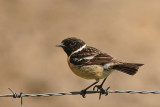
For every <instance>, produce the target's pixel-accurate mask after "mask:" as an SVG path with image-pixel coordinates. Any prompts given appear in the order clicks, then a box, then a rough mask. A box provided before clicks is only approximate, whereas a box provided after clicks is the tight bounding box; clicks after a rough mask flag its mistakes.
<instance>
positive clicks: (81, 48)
mask: <svg viewBox="0 0 160 107" xmlns="http://www.w3.org/2000/svg"><path fill="white" fill-rule="evenodd" d="M85 47H86V44H85V45H83V46H82V47H80V48H79V49H77V50H76V51H74V52H72V54H74V53H77V52H79V51H81V50H83V49H84V48H85Z"/></svg>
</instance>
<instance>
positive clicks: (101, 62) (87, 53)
mask: <svg viewBox="0 0 160 107" xmlns="http://www.w3.org/2000/svg"><path fill="white" fill-rule="evenodd" d="M56 46H57V47H62V48H63V50H64V51H65V52H66V54H67V56H68V59H67V61H68V65H69V67H70V69H71V70H72V71H73V73H74V74H76V75H77V76H79V77H82V78H85V79H95V80H96V82H94V83H93V84H91V85H90V86H88V87H87V88H85V89H83V90H82V91H81V93H82V94H81V95H82V96H83V97H85V94H86V91H87V90H88V89H89V88H90V87H92V86H94V85H95V84H97V83H98V82H99V80H100V79H104V80H103V82H102V83H101V84H100V85H95V86H94V88H93V89H95V88H97V91H99V92H100V95H99V99H100V98H101V94H104V93H106V91H107V90H104V89H103V87H102V86H103V84H104V82H105V80H106V79H107V77H108V76H109V75H110V74H111V73H112V72H113V71H120V72H124V73H126V74H129V75H134V74H136V72H137V71H138V69H139V67H140V66H142V65H143V64H139V63H127V62H121V61H118V60H116V59H114V58H113V57H112V56H110V55H108V54H106V53H103V52H102V51H100V50H98V49H96V48H94V47H91V46H87V45H86V43H85V42H84V41H82V40H80V39H78V38H75V37H71V38H66V39H64V40H63V41H62V42H61V43H60V44H57V45H56ZM107 89H109V87H108V88H107Z"/></svg>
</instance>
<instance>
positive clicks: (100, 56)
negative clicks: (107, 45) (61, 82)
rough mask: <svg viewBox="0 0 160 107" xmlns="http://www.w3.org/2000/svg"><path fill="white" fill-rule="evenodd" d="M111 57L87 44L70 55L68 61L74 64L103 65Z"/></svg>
mask: <svg viewBox="0 0 160 107" xmlns="http://www.w3.org/2000/svg"><path fill="white" fill-rule="evenodd" d="M112 59H113V57H111V56H110V55H108V54H106V53H102V52H101V51H100V50H98V49H96V48H93V47H89V46H87V47H86V48H85V49H83V50H82V51H80V52H77V53H74V54H72V55H71V56H70V62H71V63H72V64H74V65H103V64H105V63H108V62H110V61H111V60H112Z"/></svg>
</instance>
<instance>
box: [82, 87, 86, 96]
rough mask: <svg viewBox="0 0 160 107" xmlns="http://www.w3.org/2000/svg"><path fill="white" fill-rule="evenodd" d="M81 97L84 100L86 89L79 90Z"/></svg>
mask: <svg viewBox="0 0 160 107" xmlns="http://www.w3.org/2000/svg"><path fill="white" fill-rule="evenodd" d="M81 95H82V97H83V98H86V89H84V90H81Z"/></svg>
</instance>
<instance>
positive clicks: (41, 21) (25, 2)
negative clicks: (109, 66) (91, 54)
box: [0, 0, 160, 107]
mask: <svg viewBox="0 0 160 107" xmlns="http://www.w3.org/2000/svg"><path fill="white" fill-rule="evenodd" d="M159 4H160V1H159V0H132V1H131V0H0V84H1V88H0V94H8V93H11V92H10V91H9V90H8V89H7V88H9V87H10V88H12V89H13V90H14V91H16V92H21V91H22V92H24V93H49V92H69V91H78V90H81V89H83V88H85V87H86V86H88V85H90V84H91V83H92V82H94V81H92V80H90V81H87V80H85V79H81V78H79V77H77V76H75V75H74V74H73V73H72V72H71V71H70V69H69V67H68V65H67V62H66V59H67V57H66V54H65V53H64V52H63V50H62V49H60V48H56V47H55V45H56V44H57V43H60V42H61V40H63V39H64V38H66V37H72V36H75V37H78V38H81V39H83V40H84V41H86V42H87V44H88V45H91V46H94V47H97V48H99V49H100V50H102V51H104V52H106V53H108V54H111V55H112V56H114V57H116V58H117V59H121V60H124V61H128V62H139V63H144V64H145V65H144V66H143V67H141V69H140V70H139V72H138V73H137V74H136V75H135V76H128V75H126V74H123V73H120V72H116V73H113V74H112V75H110V76H109V78H108V80H107V82H106V83H105V85H104V87H108V86H110V87H111V89H113V90H114V89H124V90H129V89H130V90H159V89H160V86H159V83H160V68H159V63H160V56H159V55H160V20H159V19H160V6H159ZM159 98H160V96H159V95H151V94H150V95H149V94H147V95H139V94H109V96H107V97H105V96H102V99H101V100H100V101H99V100H98V95H87V98H85V99H83V98H82V97H81V96H78V95H77V96H60V97H41V98H24V104H23V107H28V106H30V107H44V106H46V107H53V106H59V107H60V106H61V107H66V106H68V107H69V106H72V107H74V106H76V107H82V106H84V107H97V106H100V107H107V106H108V107H109V106H112V107H118V106H123V107H128V106H130V107H135V106H136V107H140V106H141V107H144V106H145V107H151V106H154V107H159V106H160V103H159ZM0 105H1V106H4V107H10V106H12V107H20V99H15V100H14V102H12V98H0Z"/></svg>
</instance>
